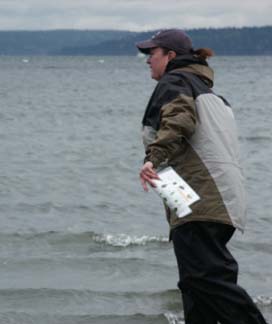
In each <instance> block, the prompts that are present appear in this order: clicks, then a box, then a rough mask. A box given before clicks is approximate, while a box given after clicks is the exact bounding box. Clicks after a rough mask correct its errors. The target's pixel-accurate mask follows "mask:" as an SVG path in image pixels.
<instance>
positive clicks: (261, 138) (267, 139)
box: [241, 135, 271, 142]
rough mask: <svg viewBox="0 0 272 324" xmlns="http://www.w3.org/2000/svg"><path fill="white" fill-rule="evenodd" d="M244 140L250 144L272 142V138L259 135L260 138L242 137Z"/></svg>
mask: <svg viewBox="0 0 272 324" xmlns="http://www.w3.org/2000/svg"><path fill="white" fill-rule="evenodd" d="M241 139H242V140H245V141H249V142H259V141H269V142H271V136H266V135H259V136H245V137H244V136H242V137H241Z"/></svg>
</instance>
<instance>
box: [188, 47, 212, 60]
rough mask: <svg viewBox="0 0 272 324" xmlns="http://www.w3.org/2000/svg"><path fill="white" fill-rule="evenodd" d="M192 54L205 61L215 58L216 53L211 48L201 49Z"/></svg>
mask: <svg viewBox="0 0 272 324" xmlns="http://www.w3.org/2000/svg"><path fill="white" fill-rule="evenodd" d="M192 53H193V54H194V55H196V56H198V57H200V58H202V59H203V60H206V59H207V58H209V57H212V56H214V51H213V50H212V49H210V48H199V49H197V50H193V51H192Z"/></svg>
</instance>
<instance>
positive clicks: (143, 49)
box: [136, 40, 158, 54]
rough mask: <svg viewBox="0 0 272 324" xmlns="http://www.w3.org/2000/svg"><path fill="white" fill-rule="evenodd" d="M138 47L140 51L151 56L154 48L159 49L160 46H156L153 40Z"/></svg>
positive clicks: (140, 43)
mask: <svg viewBox="0 0 272 324" xmlns="http://www.w3.org/2000/svg"><path fill="white" fill-rule="evenodd" d="M136 46H137V48H138V50H139V51H141V52H142V53H144V54H149V53H150V50H151V49H152V48H154V47H158V45H157V44H155V43H154V42H153V41H152V40H146V41H143V42H139V43H136Z"/></svg>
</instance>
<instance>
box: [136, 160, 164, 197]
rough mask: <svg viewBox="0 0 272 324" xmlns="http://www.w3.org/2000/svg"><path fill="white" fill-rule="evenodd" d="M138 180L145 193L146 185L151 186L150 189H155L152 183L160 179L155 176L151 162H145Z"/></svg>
mask: <svg viewBox="0 0 272 324" xmlns="http://www.w3.org/2000/svg"><path fill="white" fill-rule="evenodd" d="M140 179H141V184H142V187H143V189H144V190H145V191H148V186H147V183H148V184H150V185H151V187H153V188H155V187H156V184H155V182H154V181H153V180H154V179H160V178H159V176H158V175H157V173H156V171H155V170H154V169H153V164H152V163H151V162H146V163H145V164H144V165H143V167H142V169H141V172H140Z"/></svg>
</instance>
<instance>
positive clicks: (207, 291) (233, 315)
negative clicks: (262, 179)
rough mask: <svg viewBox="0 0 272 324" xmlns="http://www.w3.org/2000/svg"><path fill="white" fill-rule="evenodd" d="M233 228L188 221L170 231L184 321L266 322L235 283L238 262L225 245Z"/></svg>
mask: <svg viewBox="0 0 272 324" xmlns="http://www.w3.org/2000/svg"><path fill="white" fill-rule="evenodd" d="M234 231H235V229H234V227H232V226H230V225H225V224H219V223H212V222H189V223H186V224H184V225H181V226H179V227H177V228H176V229H174V230H173V231H172V235H171V237H172V240H173V244H174V251H175V254H176V258H177V263H178V269H179V277H180V281H179V283H178V286H179V288H180V290H181V293H182V300H183V307H184V317H185V323H186V324H217V323H221V324H260V323H262V324H266V321H265V319H264V317H263V315H262V314H261V313H260V311H259V310H258V308H257V307H256V305H255V304H254V302H253V300H252V299H251V298H250V296H249V295H248V294H247V293H246V291H245V290H244V289H243V288H241V287H240V286H239V285H237V275H238V265H237V262H236V261H235V259H234V258H233V256H232V255H231V253H230V252H229V250H228V249H227V247H226V244H227V242H228V241H229V239H230V238H231V237H232V235H233V233H234Z"/></svg>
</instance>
